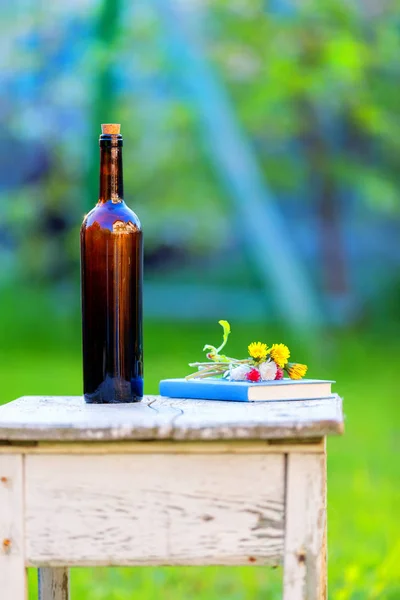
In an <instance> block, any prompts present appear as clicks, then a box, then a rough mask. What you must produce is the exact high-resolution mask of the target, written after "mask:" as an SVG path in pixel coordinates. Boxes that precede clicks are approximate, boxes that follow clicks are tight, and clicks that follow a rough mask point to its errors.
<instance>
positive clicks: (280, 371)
mask: <svg viewBox="0 0 400 600" xmlns="http://www.w3.org/2000/svg"><path fill="white" fill-rule="evenodd" d="M275 379H283V369H280V368H279V367H278V368H277V370H276V376H275Z"/></svg>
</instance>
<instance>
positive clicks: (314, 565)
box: [283, 454, 327, 600]
mask: <svg viewBox="0 0 400 600" xmlns="http://www.w3.org/2000/svg"><path fill="white" fill-rule="evenodd" d="M287 461H288V464H287V483H286V528H285V529H286V531H285V548H284V565H283V566H284V570H283V582H284V594H283V600H326V586H327V583H326V555H325V552H326V548H325V542H326V470H325V469H326V464H325V457H324V456H323V455H315V456H313V455H311V454H298V455H296V454H291V455H289V456H288V458H287Z"/></svg>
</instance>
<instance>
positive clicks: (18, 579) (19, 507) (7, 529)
mask: <svg viewBox="0 0 400 600" xmlns="http://www.w3.org/2000/svg"><path fill="white" fill-rule="evenodd" d="M23 470H24V460H23V456H22V455H21V454H0V597H1V599H2V600H3V599H4V600H26V597H27V583H26V569H25V556H24V551H25V543H24V525H23V524H24V493H23Z"/></svg>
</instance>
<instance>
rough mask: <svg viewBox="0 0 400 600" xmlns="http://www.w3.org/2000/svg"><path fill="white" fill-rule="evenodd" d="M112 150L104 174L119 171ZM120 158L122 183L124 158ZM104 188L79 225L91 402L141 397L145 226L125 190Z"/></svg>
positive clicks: (85, 354) (86, 380) (86, 389)
mask: <svg viewBox="0 0 400 600" xmlns="http://www.w3.org/2000/svg"><path fill="white" fill-rule="evenodd" d="M102 137H103V136H102ZM100 146H101V138H100ZM106 150H107V152H108V150H112V148H111V149H110V148H106ZM107 152H106V153H105V154H107ZM109 154H110V155H109V156H105V160H104V162H105V163H107V164H105V165H103V161H102V166H101V169H102V171H104V170H105V171H106V175H104V173H102V175H101V177H102V176H105V177H106V178H107V177H108V176H109V175H110V174H111V175H112V172H114V175H115V171H116V169H115V161H114V159H115V158H116V153H114V156H112V152H110V153H109ZM103 158H104V157H103ZM117 158H118V157H117ZM113 161H114V164H111V163H112V162H113ZM119 162H120V169H121V172H120V173H119V169H117V171H118V173H117V174H118V177H119V178H120V179H121V187H122V157H119ZM108 183H110V185H111V187H112V182H110V181H108ZM114 184H115V181H114ZM115 187H116V186H115V185H114V191H115ZM117 187H118V186H117ZM103 192H105V193H104V194H103V195H102V190H101V193H100V200H99V203H98V204H97V206H96V207H95V208H94V209H93V210H92V211H91V212H90V213H89V214H88V215H87V216H86V217H85V219H84V222H83V224H82V227H81V283H82V341H83V379H84V396H85V401H86V402H88V403H120V402H138V401H140V400H141V398H142V396H143V341H142V279H143V237H142V230H141V226H140V222H139V219H138V218H137V216H136V215H135V213H134V212H133V211H132V210H130V209H129V208H128V207H127V206H126V204H125V202H124V201H123V200H122V198H121V189H120V192H119V193H118V194H117V196H115V194H114V197H111V198H109V199H107V195H111V196H112V193H111V192H110V190H108V191H107V190H104V189H103Z"/></svg>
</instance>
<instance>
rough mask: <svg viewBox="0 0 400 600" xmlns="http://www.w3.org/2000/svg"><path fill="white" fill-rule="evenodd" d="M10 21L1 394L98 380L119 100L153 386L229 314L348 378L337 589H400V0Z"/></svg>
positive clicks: (337, 465) (157, 4)
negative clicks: (96, 342) (87, 305)
mask: <svg viewBox="0 0 400 600" xmlns="http://www.w3.org/2000/svg"><path fill="white" fill-rule="evenodd" d="M2 23H3V28H2V31H3V33H2V36H1V39H0V48H1V52H0V70H1V81H2V83H1V88H2V94H1V96H0V106H1V110H0V121H1V126H2V143H1V145H0V201H1V212H0V214H1V216H0V260H1V263H0V264H1V269H0V315H1V316H0V342H1V343H0V359H1V360H0V377H1V382H2V386H1V396H0V402H7V401H9V400H11V399H13V398H16V397H18V396H21V395H24V394H80V393H81V389H82V384H81V347H80V343H81V342H80V308H79V237H78V233H79V227H80V223H81V221H82V218H83V215H84V213H85V212H87V211H88V210H89V209H90V208H91V207H92V206H93V205H94V204H95V203H96V200H97V191H98V190H97V187H98V144H97V140H98V135H99V133H100V123H102V122H121V124H122V133H123V136H124V140H125V146H124V175H125V190H126V201H127V203H128V204H129V205H130V206H131V208H133V209H134V210H135V211H137V213H138V214H139V216H140V218H141V220H142V224H143V227H144V231H145V273H146V276H145V278H146V281H145V315H146V323H145V364H146V367H145V368H146V379H145V385H146V391H147V392H148V393H155V392H156V391H157V385H158V381H159V379H160V378H161V377H165V376H168V375H170V376H181V375H183V374H185V373H186V372H187V371H188V367H187V363H188V362H190V361H192V360H196V359H198V358H200V357H201V356H202V353H201V349H202V347H203V345H204V344H205V343H216V342H218V340H219V336H220V332H219V327H218V325H217V324H216V321H217V320H218V319H221V318H223V319H228V320H229V321H230V322H231V325H232V331H233V333H232V336H231V338H230V341H229V348H230V350H229V352H230V354H232V355H235V353H236V354H237V355H242V354H243V353H245V349H246V346H247V344H248V343H249V342H251V341H253V340H254V339H260V340H265V341H266V342H271V343H272V342H275V341H283V342H285V343H287V344H288V345H289V346H290V348H291V350H292V356H293V357H295V358H296V359H298V360H300V361H302V362H303V361H304V362H308V363H309V365H310V376H312V377H321V378H323V377H328V378H334V379H336V381H337V384H336V388H335V389H336V391H338V392H339V393H340V394H341V395H343V397H344V406H345V413H346V433H345V435H344V437H342V438H338V439H331V440H330V441H329V463H328V469H329V478H328V485H329V515H328V517H329V551H330V554H329V579H330V598H332V599H335V600H360V599H368V600H369V599H371V600H372V599H387V600H397V599H398V598H400V576H399V572H400V570H399V564H400V542H399V540H400V535H399V533H400V531H399V525H398V506H399V500H400V495H399V491H398V490H399V480H400V473H399V456H398V422H399V419H398V417H399V409H398V395H396V392H398V385H397V381H396V377H397V365H398V364H399V361H400V275H399V273H400V269H399V267H400V244H399V239H400V210H399V187H400V186H399V184H400V159H399V157H400V102H399V94H398V89H399V81H400V61H399V56H400V4H399V2H398V1H386V0H382V1H378V0H368V1H367V0H363V1H361V0H360V1H359V2H354V3H349V2H346V1H345V0H319V1H318V0H292V1H290V0H269V1H261V0H231V1H230V2H223V1H222V0H212V1H211V0H190V1H189V0H186V1H185V2H183V1H182V0H151V1H148V2H143V1H142V0H136V1H132V2H128V1H127V0H125V1H122V0H113V1H111V0H109V1H107V0H69V1H68V2H65V1H64V0H59V1H58V2H55V3H47V2H44V1H39V0H14V2H13V3H10V4H8V5H7V6H2ZM249 493H251V490H249ZM30 578H31V595H32V598H36V595H35V594H36V592H35V589H36V581H35V578H36V573H35V572H34V571H32V572H31V573H30ZM280 581H281V571H280V569H276V570H268V569H262V568H258V567H246V568H207V569H203V568H182V569H174V568H165V569H154V568H151V569H150V568H138V569H108V570H106V569H99V570H90V569H81V570H80V569H77V570H73V571H72V593H73V598H74V599H76V600H83V598H85V599H90V600H106V599H107V600H127V599H130V598H136V597H137V596H139V595H140V596H141V597H142V598H146V599H147V598H149V599H150V598H156V597H157V598H158V597H159V596H160V595H161V594H162V595H163V597H165V598H169V597H171V598H174V599H176V600H179V599H180V598H182V599H183V598H186V597H188V596H196V597H199V598H204V599H206V598H207V600H212V599H214V598H215V599H217V598H218V599H220V598H221V597H224V596H226V597H227V598H232V599H238V600H239V599H242V598H260V599H261V598H268V599H275V598H279V597H280V590H281V587H280Z"/></svg>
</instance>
